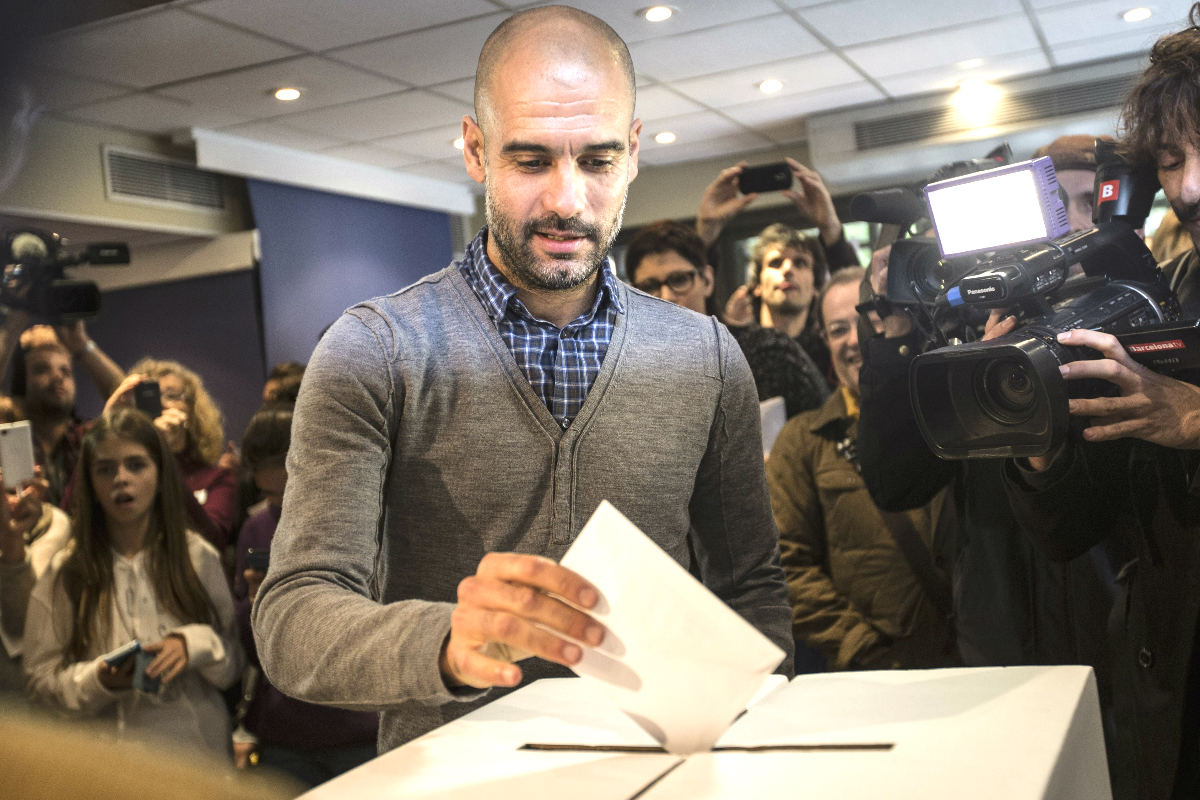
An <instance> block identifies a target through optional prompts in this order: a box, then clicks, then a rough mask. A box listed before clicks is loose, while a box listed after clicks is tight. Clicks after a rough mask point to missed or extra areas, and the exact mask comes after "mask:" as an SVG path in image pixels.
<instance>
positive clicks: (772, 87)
mask: <svg viewBox="0 0 1200 800" xmlns="http://www.w3.org/2000/svg"><path fill="white" fill-rule="evenodd" d="M758 88H759V90H760V91H763V92H766V93H767V94H770V93H771V92H778V91H779V90H780V89H782V88H783V84H782V83H780V82H779V81H777V80H775V79H774V78H772V79H771V80H769V81H763V82H762V83H760V84H759V85H758Z"/></svg>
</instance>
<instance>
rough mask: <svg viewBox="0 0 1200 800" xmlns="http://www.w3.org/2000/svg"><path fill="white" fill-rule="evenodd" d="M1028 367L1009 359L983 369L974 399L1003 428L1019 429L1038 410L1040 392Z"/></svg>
mask: <svg viewBox="0 0 1200 800" xmlns="http://www.w3.org/2000/svg"><path fill="white" fill-rule="evenodd" d="M1036 386H1037V385H1036V384H1035V383H1034V380H1033V378H1032V377H1031V376H1030V374H1029V372H1028V371H1027V370H1026V369H1025V367H1024V366H1023V365H1021V364H1019V363H1017V362H1016V361H1014V360H1012V359H1008V358H1002V359H997V360H995V361H991V362H988V363H985V364H983V365H981V367H980V369H979V371H978V372H977V373H976V381H975V395H976V398H977V399H978V400H979V405H980V406H981V407H982V408H983V410H984V412H985V413H986V414H987V415H988V416H989V417H991V418H992V419H994V420H996V422H999V423H1001V424H1003V425H1016V424H1018V423H1021V422H1024V421H1025V420H1027V419H1029V418H1030V417H1032V416H1033V412H1034V411H1035V410H1037V390H1036Z"/></svg>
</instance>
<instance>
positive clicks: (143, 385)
mask: <svg viewBox="0 0 1200 800" xmlns="http://www.w3.org/2000/svg"><path fill="white" fill-rule="evenodd" d="M133 405H134V407H135V408H137V410H138V411H141V412H142V413H143V414H145V415H146V416H147V417H149V418H150V419H158V418H159V417H161V416H162V413H163V407H162V390H161V389H160V388H159V386H158V381H156V380H153V379H151V378H145V379H143V380H142V381H141V382H139V383H138V384H137V385H136V386H134V387H133Z"/></svg>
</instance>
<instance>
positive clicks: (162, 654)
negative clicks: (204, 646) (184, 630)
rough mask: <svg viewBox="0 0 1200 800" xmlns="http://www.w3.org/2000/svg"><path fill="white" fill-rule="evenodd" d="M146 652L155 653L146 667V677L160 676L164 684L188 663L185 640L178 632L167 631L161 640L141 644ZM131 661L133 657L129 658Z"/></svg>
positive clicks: (172, 678) (176, 675)
mask: <svg viewBox="0 0 1200 800" xmlns="http://www.w3.org/2000/svg"><path fill="white" fill-rule="evenodd" d="M142 649H143V650H145V651H146V652H147V653H157V654H158V655H156V656H155V657H154V660H153V661H151V662H150V666H148V667H146V677H147V678H162V682H163V685H164V686H166V685H167V684H168V683H170V682H171V681H173V680H175V678H176V677H178V676H179V673H181V672H183V670H184V668H185V667H187V665H188V651H187V642H186V641H185V640H184V638H183V637H182V636H180V635H179V634H178V633H169V634H167V638H165V639H163V640H162V641H161V642H155V643H154V644H148V645H143V646H142ZM129 660H130V661H133V659H132V658H131V659H129Z"/></svg>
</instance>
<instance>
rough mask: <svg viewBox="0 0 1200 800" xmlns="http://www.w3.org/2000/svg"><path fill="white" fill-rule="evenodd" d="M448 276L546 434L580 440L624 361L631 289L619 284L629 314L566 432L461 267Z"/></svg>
mask: <svg viewBox="0 0 1200 800" xmlns="http://www.w3.org/2000/svg"><path fill="white" fill-rule="evenodd" d="M446 274H447V278H448V279H449V283H450V285H451V286H452V287H453V288H454V291H455V293H456V294H457V295H458V299H459V301H460V302H462V303H463V304H464V305H465V306H466V308H467V310H468V312H469V313H470V314H471V317H472V318H473V319H474V320H475V323H476V325H477V326H478V327H479V329H480V331H481V332H482V333H483V336H484V338H485V339H486V340H487V343H488V345H489V346H490V347H491V349H492V353H493V354H494V355H495V356H496V360H497V361H498V362H499V365H500V367H501V368H502V369H503V370H504V372H505V374H506V375H507V377H508V380H509V381H510V382H511V383H512V384H513V385H514V386H515V387H516V389H517V391H518V392H519V393H520V395H521V397H522V399H523V400H524V401H525V405H526V406H527V407H528V408H529V410H530V413H532V414H533V416H534V417H535V418H536V419H537V421H538V422H539V423H540V424H541V426H542V427H543V428H544V429H545V430H546V433H548V434H549V435H550V436H551V438H553V439H555V440H556V441H557V440H561V439H563V438H566V437H577V436H578V435H579V433H580V432H581V431H583V430H584V429H585V428H586V427H587V425H588V424H589V422H590V421H591V418H592V415H593V414H594V413H595V410H596V406H597V405H599V403H600V402H601V400H602V399H603V395H604V393H605V391H607V389H608V386H609V384H610V383H611V382H612V376H613V373H614V372H615V371H616V368H617V362H618V361H619V360H620V358H621V352H622V350H623V349H624V346H625V331H626V328H627V327H628V318H629V311H630V308H629V290H628V288H627V287H626V286H625V285H624V284H623V283H621V282H620V281H615V283H616V284H617V289H616V291H617V292H618V296H619V300H620V305H621V306H623V307H624V309H625V313H623V314H617V315H616V318H617V319H616V323H615V324H614V326H613V332H612V338H611V339H610V340H609V343H608V352H606V353H605V354H604V362H603V363H602V364H601V365H600V373H599V374H598V375H597V376H596V380H595V381H594V382H593V383H592V388H591V390H589V391H588V396H587V399H586V400H585V401H584V403H583V406H582V407H581V408H580V409H579V413H578V414H577V415H576V416H575V419H574V420H572V422H571V425H570V427H568V428H566V429H565V430H564V429H563V428H562V427H561V426H560V425H559V424H558V421H557V420H556V419H555V418H554V416H553V415H552V414H551V413H550V409H548V408H546V404H545V403H543V402H542V399H541V398H540V397H538V395H537V393H536V392H535V391H534V390H533V387H532V386H530V385H529V381H528V380H527V379H526V378H525V374H524V373H523V372H521V368H520V367H519V366H518V365H517V361H516V359H514V358H513V355H512V353H511V352H510V351H509V349H508V345H506V344H505V343H504V339H503V338H501V336H500V332H499V331H498V330H496V325H495V323H494V322H493V321H492V318H491V317H490V316H489V315H488V312H487V310H486V309H484V307H483V304H482V303H481V302H480V301H479V297H478V296H477V295H476V294H475V291H474V290H473V289H472V288H471V285H470V284H469V283H467V279H466V278H464V277H463V275H462V272H460V271H459V269H458V268H457V266H455V265H451V266H450V267H448V268H447V269H446Z"/></svg>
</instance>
